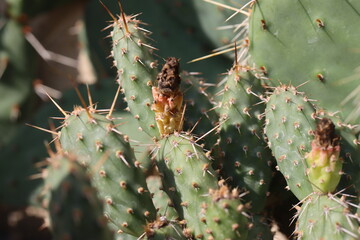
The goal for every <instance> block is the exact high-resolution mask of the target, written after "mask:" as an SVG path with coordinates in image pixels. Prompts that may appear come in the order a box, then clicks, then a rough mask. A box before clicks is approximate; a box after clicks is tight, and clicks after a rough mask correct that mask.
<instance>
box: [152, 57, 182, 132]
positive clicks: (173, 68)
mask: <svg viewBox="0 0 360 240" xmlns="http://www.w3.org/2000/svg"><path fill="white" fill-rule="evenodd" d="M157 81H158V86H157V87H153V88H152V94H153V97H154V103H153V104H152V107H151V109H152V110H153V111H154V112H155V120H156V123H157V126H158V128H159V131H160V134H161V135H168V134H172V133H174V132H179V131H181V130H182V125H183V121H184V118H183V94H182V92H181V91H180V83H181V78H180V75H179V60H178V59H176V58H174V57H170V58H168V59H166V63H165V64H164V66H163V68H162V70H161V72H160V73H159V74H158V76H157Z"/></svg>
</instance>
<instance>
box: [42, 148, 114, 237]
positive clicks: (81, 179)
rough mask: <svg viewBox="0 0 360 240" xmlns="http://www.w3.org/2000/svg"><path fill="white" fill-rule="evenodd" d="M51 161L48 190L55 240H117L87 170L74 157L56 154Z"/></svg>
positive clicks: (48, 173)
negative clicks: (108, 225)
mask: <svg viewBox="0 0 360 240" xmlns="http://www.w3.org/2000/svg"><path fill="white" fill-rule="evenodd" d="M49 161H50V166H49V167H48V168H47V169H46V170H45V174H44V175H45V176H46V177H45V189H44V190H47V191H50V203H49V206H48V209H49V212H50V222H51V230H52V233H53V236H54V239H58V240H63V239H89V240H91V239H93V240H110V239H113V238H112V236H111V233H110V230H109V229H108V228H107V223H106V218H105V217H104V215H103V204H102V202H101V201H100V200H99V199H98V197H97V193H96V190H95V189H94V188H93V187H92V186H91V183H90V177H89V176H88V174H87V172H86V169H85V168H84V167H83V166H81V165H80V164H79V163H78V162H77V161H76V158H74V157H68V156H62V155H55V156H54V157H52V158H51V159H50V160H49Z"/></svg>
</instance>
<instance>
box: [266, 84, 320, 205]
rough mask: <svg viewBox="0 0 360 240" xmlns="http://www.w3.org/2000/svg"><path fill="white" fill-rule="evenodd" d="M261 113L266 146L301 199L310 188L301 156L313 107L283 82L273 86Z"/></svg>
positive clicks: (307, 146) (311, 125)
mask: <svg viewBox="0 0 360 240" xmlns="http://www.w3.org/2000/svg"><path fill="white" fill-rule="evenodd" d="M265 113H266V126H265V133H266V135H267V137H268V144H269V147H270V148H271V150H272V152H273V154H274V155H275V158H276V161H277V164H278V168H279V170H280V171H281V173H282V174H283V175H284V177H285V179H286V182H287V184H288V186H289V189H290V190H291V191H292V192H293V193H294V194H295V196H296V197H297V198H298V199H300V200H302V199H304V198H305V197H306V196H308V195H309V194H310V193H312V191H313V188H312V185H311V183H310V181H309V180H308V177H307V174H306V171H307V165H306V161H305V158H304V156H305V153H307V152H310V149H311V147H310V143H311V140H312V139H313V135H314V130H315V124H316V121H315V110H314V108H313V106H312V104H311V103H310V102H309V100H308V98H306V96H304V95H303V94H302V93H300V92H299V91H298V90H297V89H296V88H295V87H291V86H290V87H289V86H285V85H283V86H281V87H277V88H275V89H274V92H273V93H272V95H271V96H270V98H269V99H268V102H267V104H266V110H265Z"/></svg>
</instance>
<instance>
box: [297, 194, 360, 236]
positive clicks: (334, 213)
mask: <svg viewBox="0 0 360 240" xmlns="http://www.w3.org/2000/svg"><path fill="white" fill-rule="evenodd" d="M344 199H345V198H341V199H340V198H338V197H337V196H334V195H318V194H313V195H311V196H310V197H309V198H308V199H306V201H304V202H303V204H302V206H301V209H299V212H298V214H297V216H298V222H297V223H296V232H295V233H296V235H297V239H299V240H301V239H302V240H307V239H334V240H345V239H346V240H347V239H359V233H358V222H357V221H356V218H357V216H355V215H354V214H352V213H351V211H350V209H349V205H348V203H347V202H346V201H345V200H344Z"/></svg>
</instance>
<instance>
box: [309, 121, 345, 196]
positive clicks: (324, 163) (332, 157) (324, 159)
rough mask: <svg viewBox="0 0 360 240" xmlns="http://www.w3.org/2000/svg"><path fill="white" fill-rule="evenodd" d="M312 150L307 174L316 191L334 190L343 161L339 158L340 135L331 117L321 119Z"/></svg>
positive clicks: (326, 191)
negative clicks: (336, 131) (336, 132)
mask: <svg viewBox="0 0 360 240" xmlns="http://www.w3.org/2000/svg"><path fill="white" fill-rule="evenodd" d="M311 148H312V149H311V152H309V153H308V154H307V155H306V162H307V164H308V167H309V168H308V170H307V174H308V177H309V180H310V182H311V183H312V185H313V189H314V191H316V192H319V191H321V192H323V193H328V192H333V191H334V190H335V188H336V186H337V185H338V183H339V181H340V177H341V175H340V172H341V168H342V161H341V159H340V158H339V154H340V144H339V137H338V136H337V135H336V134H335V125H334V124H333V122H332V121H331V120H330V119H327V118H323V119H321V120H320V121H319V123H318V124H317V127H316V131H315V139H314V140H313V141H312V143H311Z"/></svg>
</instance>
